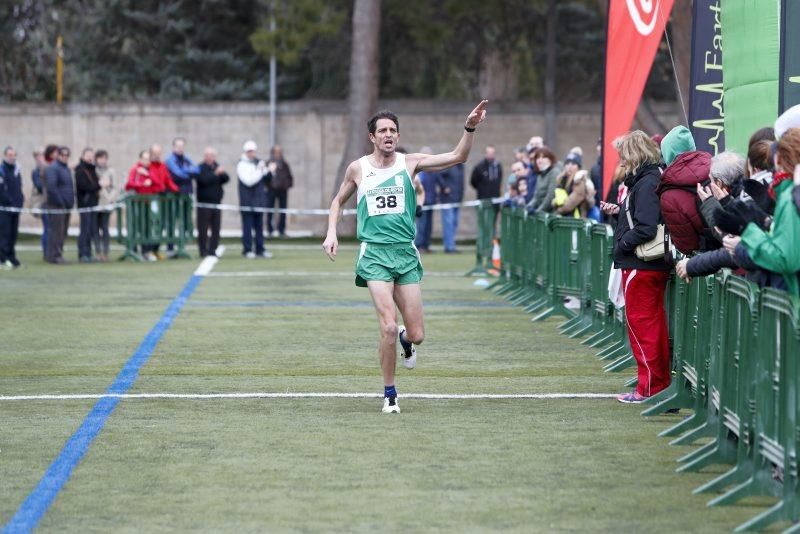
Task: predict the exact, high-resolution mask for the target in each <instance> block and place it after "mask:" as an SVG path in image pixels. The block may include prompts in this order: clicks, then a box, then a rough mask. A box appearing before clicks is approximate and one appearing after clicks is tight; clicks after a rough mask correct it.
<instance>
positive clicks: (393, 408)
mask: <svg viewBox="0 0 800 534" xmlns="http://www.w3.org/2000/svg"><path fill="white" fill-rule="evenodd" d="M381 412H383V413H400V405H399V404H397V397H384V398H383V409H382V410H381Z"/></svg>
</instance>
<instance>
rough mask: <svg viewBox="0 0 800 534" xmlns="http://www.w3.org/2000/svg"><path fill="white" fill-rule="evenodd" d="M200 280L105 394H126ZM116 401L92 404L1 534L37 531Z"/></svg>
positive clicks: (163, 318) (181, 295) (197, 279)
mask: <svg viewBox="0 0 800 534" xmlns="http://www.w3.org/2000/svg"><path fill="white" fill-rule="evenodd" d="M202 279H203V277H202V276H197V275H194V276H192V277H191V278H190V279H189V281H188V282H187V283H186V286H184V288H183V290H181V292H180V293H179V294H178V296H177V297H175V299H174V300H173V301H172V302H171V303H170V304H169V306H168V307H167V309H166V310H165V311H164V314H163V315H162V316H161V319H159V321H158V323H156V325H155V326H154V327H153V328H152V329H151V330H150V331H149V332H148V333H147V335H146V336H145V338H144V339H143V340H142V342H141V343H140V344H139V347H137V349H136V352H134V353H133V356H131V357H130V359H129V360H128V361H127V362H126V363H125V366H124V367H123V368H122V370H121V371H120V372H119V374H118V375H117V378H116V380H114V383H113V384H111V385H110V386H109V387H108V389H106V393H126V392H127V391H128V390H129V389H130V388H131V386H133V383H134V382H135V381H136V379H137V378H138V376H139V370H140V369H141V368H142V366H144V364H145V363H147V360H148V359H149V358H150V355H151V354H152V353H153V350H154V349H155V348H156V345H157V344H158V342H159V341H160V340H161V337H162V336H163V335H164V333H165V332H166V331H167V330H169V327H170V326H172V322H173V321H174V320H175V318H176V317H177V316H178V314H179V313H180V311H181V308H183V306H184V304H186V301H187V299H188V298H189V297H190V296H191V295H192V293H193V292H194V290H195V288H196V287H197V285H198V284H199V283H200V281H201V280H202ZM119 401H120V399H119V398H118V397H117V398H113V397H106V398H103V399H100V400H99V401H97V404H95V405H94V407H93V408H92V411H90V412H89V415H87V416H86V419H84V420H83V423H81V426H80V427H79V428H78V430H77V431H76V432H75V433H74V434H73V435H72V436H71V437H70V438H69V440H67V443H66V444H64V448H63V449H61V452H60V453H59V455H58V457H57V458H56V459H55V460H54V461H53V463H52V464H50V467H49V468H48V469H47V471H46V472H45V474H44V476H43V477H42V479H41V480H40V481H39V484H38V485H37V486H36V487H35V488H34V489H33V491H32V492H31V493H30V494H29V495H28V497H27V498H26V499H25V500H24V501H23V502H22V504H20V506H19V508H18V509H17V511H16V513H15V514H14V516H13V517H12V518H11V520H10V521H9V522H8V524H7V525H6V526H5V527H4V528H3V534H16V533H17V532H31V531H32V530H33V529H34V528H36V525H37V524H38V523H39V521H41V519H42V517H44V514H45V513H46V512H47V510H48V509H49V508H50V506H51V505H52V504H53V501H55V499H56V497H57V496H58V493H59V492H60V491H61V488H62V487H64V484H66V483H67V480H69V477H70V475H71V474H72V471H73V470H74V469H75V467H76V466H77V465H78V463H80V461H81V459H82V458H83V456H84V455H85V454H86V452H87V451H88V450H89V446H91V444H92V442H93V441H94V439H95V438H96V437H97V435H98V434H99V433H100V431H101V430H103V427H104V426H105V424H106V421H107V420H108V418H109V416H110V415H111V414H112V413H113V412H114V409H115V408H116V407H117V404H119Z"/></svg>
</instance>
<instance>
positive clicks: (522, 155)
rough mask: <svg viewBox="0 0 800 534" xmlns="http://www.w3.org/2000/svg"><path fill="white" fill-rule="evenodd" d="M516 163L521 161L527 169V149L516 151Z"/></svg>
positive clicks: (519, 148) (520, 148)
mask: <svg viewBox="0 0 800 534" xmlns="http://www.w3.org/2000/svg"><path fill="white" fill-rule="evenodd" d="M514 161H519V162H520V163H522V164H523V165H524V166H525V168H527V167H528V151H527V150H525V147H522V146H521V147H517V148H515V149H514Z"/></svg>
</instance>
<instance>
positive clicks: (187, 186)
mask: <svg viewBox="0 0 800 534" xmlns="http://www.w3.org/2000/svg"><path fill="white" fill-rule="evenodd" d="M185 148H186V140H185V139H184V138H183V137H176V138H175V139H173V140H172V153H171V154H170V155H169V156H168V157H167V160H166V161H165V162H164V165H165V166H166V169H167V171H168V172H169V177H170V179H171V180H172V181H173V182H174V183H175V185H176V186H177V188H178V190H177V193H178V194H179V195H185V196H187V197H191V195H192V192H193V191H192V179H193V178H194V177H195V176H197V172H198V170H197V165H195V164H194V162H193V161H192V160H191V159H189V157H188V156H186V155H185V154H184V150H185ZM152 156H153V154H152V150H151V158H152V160H153V161H154V162H158V161H160V159H161V158H160V156H161V147H159V149H158V157H157V158H155V157H152ZM156 167H158V165H156ZM157 172H160V171H158V170H157ZM191 218H192V214H191V210H185V211H184V212H183V220H182V224H183V227H184V228H189V227H190V226H191ZM174 249H175V245H174V244H172V243H169V244H167V251H168V253H169V257H170V258H174V257H176V255H175V253H174V252H173V250H174Z"/></svg>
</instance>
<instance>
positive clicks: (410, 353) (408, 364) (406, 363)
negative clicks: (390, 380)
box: [397, 325, 417, 369]
mask: <svg viewBox="0 0 800 534" xmlns="http://www.w3.org/2000/svg"><path fill="white" fill-rule="evenodd" d="M405 332H406V327H405V326H403V325H400V331H399V332H398V334H397V339H399V340H400V346H401V347H402V348H403V367H405V368H406V369H413V368H414V367H416V366H417V348H416V347H415V346H414V344H413V343H411V342H410V341H403V334H405Z"/></svg>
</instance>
